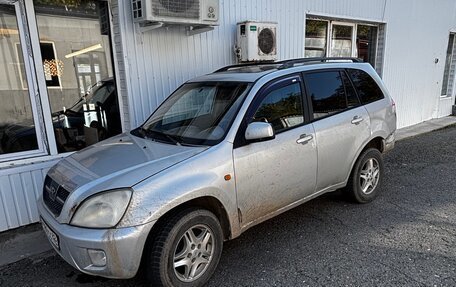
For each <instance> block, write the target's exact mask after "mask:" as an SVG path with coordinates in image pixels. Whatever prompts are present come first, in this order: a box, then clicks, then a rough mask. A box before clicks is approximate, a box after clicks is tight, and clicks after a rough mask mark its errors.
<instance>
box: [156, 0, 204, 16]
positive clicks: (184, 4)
mask: <svg viewBox="0 0 456 287" xmlns="http://www.w3.org/2000/svg"><path fill="white" fill-rule="evenodd" d="M152 8H153V14H154V16H157V17H178V18H186V19H199V18H200V0H152Z"/></svg>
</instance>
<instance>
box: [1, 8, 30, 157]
mask: <svg viewBox="0 0 456 287" xmlns="http://www.w3.org/2000/svg"><path fill="white" fill-rule="evenodd" d="M22 46H23V43H21V39H20V32H19V28H18V21H17V18H16V13H15V8H14V6H12V5H0V103H1V104H0V160H1V159H4V158H5V156H6V155H8V154H11V153H17V152H25V151H31V150H37V149H38V140H37V132H36V123H35V121H34V120H35V119H34V116H33V108H32V104H31V101H30V93H29V90H28V84H27V77H26V72H25V64H24V57H23V54H22ZM24 47H25V45H24ZM24 49H25V48H24Z"/></svg>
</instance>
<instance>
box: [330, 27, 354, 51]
mask: <svg viewBox="0 0 456 287" xmlns="http://www.w3.org/2000/svg"><path fill="white" fill-rule="evenodd" d="M352 35H353V26H345V25H333V26H332V36H331V39H332V43H331V57H351V55H352Z"/></svg>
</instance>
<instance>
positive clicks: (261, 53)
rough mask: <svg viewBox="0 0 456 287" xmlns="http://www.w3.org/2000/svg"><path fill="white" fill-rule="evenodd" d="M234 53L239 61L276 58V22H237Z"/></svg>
mask: <svg viewBox="0 0 456 287" xmlns="http://www.w3.org/2000/svg"><path fill="white" fill-rule="evenodd" d="M236 54H237V56H238V60H239V62H256V61H275V60H277V23H274V22H255V21H246V22H242V23H238V24H237V44H236Z"/></svg>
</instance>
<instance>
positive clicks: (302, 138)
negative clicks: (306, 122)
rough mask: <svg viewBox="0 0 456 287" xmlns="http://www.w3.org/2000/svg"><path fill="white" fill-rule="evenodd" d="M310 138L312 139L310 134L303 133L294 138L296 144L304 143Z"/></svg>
mask: <svg viewBox="0 0 456 287" xmlns="http://www.w3.org/2000/svg"><path fill="white" fill-rule="evenodd" d="M312 139H313V136H312V135H306V134H303V135H301V136H300V137H299V139H297V140H296V143H297V144H306V143H308V142H310V141H311V140H312Z"/></svg>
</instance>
